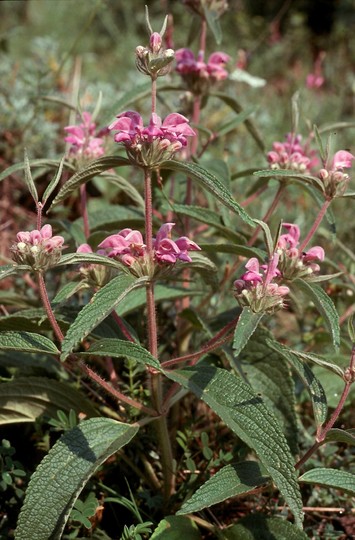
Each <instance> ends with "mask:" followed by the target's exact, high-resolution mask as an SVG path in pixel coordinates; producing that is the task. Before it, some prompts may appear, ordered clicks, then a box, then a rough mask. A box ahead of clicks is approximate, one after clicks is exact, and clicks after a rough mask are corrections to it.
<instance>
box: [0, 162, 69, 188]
mask: <svg viewBox="0 0 355 540" xmlns="http://www.w3.org/2000/svg"><path fill="white" fill-rule="evenodd" d="M29 164H30V166H31V167H32V168H33V167H39V168H40V167H42V168H45V169H54V168H55V167H59V164H60V160H57V159H31V160H30V161H29ZM64 164H65V166H66V167H67V168H68V169H71V170H74V167H73V164H72V163H69V162H67V161H66V162H65V163H64ZM24 169H25V163H16V164H15V165H11V167H8V168H7V169H5V170H4V171H3V172H2V173H1V174H0V182H1V180H4V179H5V178H7V177H8V176H10V175H11V174H13V173H15V172H17V171H22V170H24Z"/></svg>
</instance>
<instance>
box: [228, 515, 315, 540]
mask: <svg viewBox="0 0 355 540" xmlns="http://www.w3.org/2000/svg"><path fill="white" fill-rule="evenodd" d="M223 535H224V537H225V539H226V540H286V539H287V540H307V539H308V536H307V535H306V533H305V532H303V531H300V530H299V529H298V528H297V527H295V526H294V525H293V524H292V523H290V522H289V521H286V520H285V519H283V518H281V517H267V516H265V514H258V513H256V512H253V513H251V514H250V515H248V516H246V517H245V518H242V519H241V520H239V521H238V523H237V524H236V525H232V526H231V527H228V528H227V529H225V530H224V531H223Z"/></svg>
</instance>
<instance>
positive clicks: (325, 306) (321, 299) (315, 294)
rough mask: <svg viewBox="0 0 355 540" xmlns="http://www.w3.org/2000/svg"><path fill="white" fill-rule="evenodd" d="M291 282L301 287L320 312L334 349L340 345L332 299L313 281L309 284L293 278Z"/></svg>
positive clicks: (335, 311) (337, 319)
mask: <svg viewBox="0 0 355 540" xmlns="http://www.w3.org/2000/svg"><path fill="white" fill-rule="evenodd" d="M293 283H294V284H295V285H296V286H297V287H299V288H300V289H301V291H303V292H304V293H305V295H307V296H308V298H309V299H310V300H312V302H313V303H314V305H315V306H316V308H317V309H318V311H319V312H320V314H321V315H322V317H323V319H324V322H325V324H326V326H327V328H328V331H329V333H330V335H331V337H332V341H333V345H334V348H335V350H338V349H339V347H340V327H339V315H338V313H337V310H336V309H335V306H334V304H333V301H332V300H331V298H329V296H328V295H327V293H326V292H324V290H323V289H322V288H321V287H320V286H319V285H316V284H314V283H312V284H309V283H307V281H304V280H303V279H300V278H298V279H295V280H294V281H293Z"/></svg>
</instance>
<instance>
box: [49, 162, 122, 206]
mask: <svg viewBox="0 0 355 540" xmlns="http://www.w3.org/2000/svg"><path fill="white" fill-rule="evenodd" d="M124 165H130V161H129V160H128V159H127V158H125V157H121V156H104V157H101V158H98V159H95V160H94V161H92V162H91V163H89V165H87V167H85V168H84V169H81V170H80V171H78V172H77V173H75V174H74V175H73V176H72V177H71V178H69V180H68V181H67V182H65V184H64V186H63V187H62V189H61V190H60V191H59V193H58V195H57V196H56V197H55V198H54V201H53V202H52V204H51V207H50V208H52V207H53V206H55V205H56V204H59V203H60V202H62V201H64V199H66V198H67V197H68V195H70V194H71V193H72V192H73V191H74V190H75V189H77V188H78V187H79V186H81V185H82V184H85V183H86V182H88V181H89V180H91V178H94V176H97V175H98V174H101V173H102V172H104V171H107V170H108V169H112V168H113V167H122V166H124Z"/></svg>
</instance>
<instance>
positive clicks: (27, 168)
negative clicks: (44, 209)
mask: <svg viewBox="0 0 355 540" xmlns="http://www.w3.org/2000/svg"><path fill="white" fill-rule="evenodd" d="M23 163H24V168H25V182H26V185H27V187H28V191H29V192H30V194H31V196H32V199H33V200H34V202H35V203H37V202H38V193H37V188H36V186H35V183H34V181H33V178H32V174H31V167H30V162H29V159H28V155H27V152H26V150H25V156H24V162H23Z"/></svg>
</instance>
